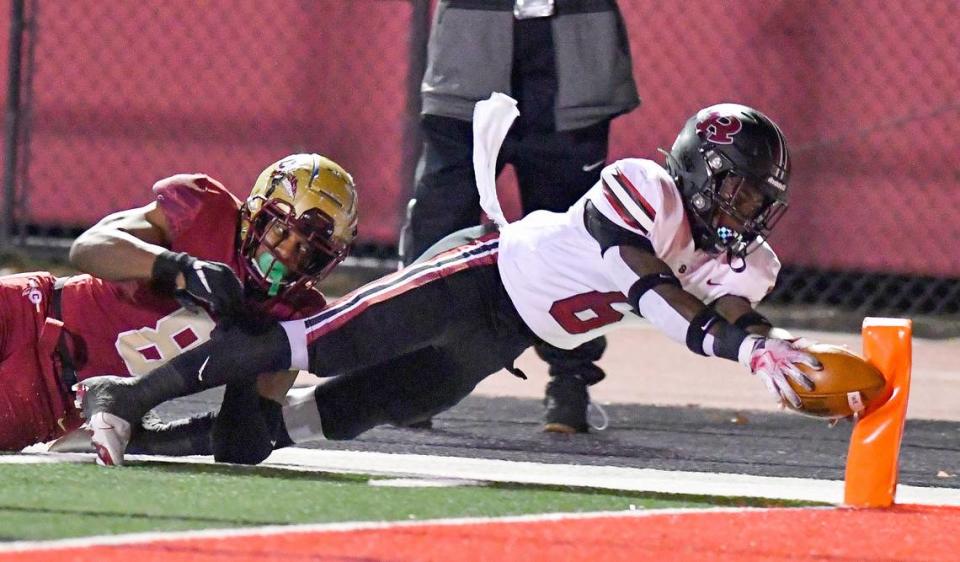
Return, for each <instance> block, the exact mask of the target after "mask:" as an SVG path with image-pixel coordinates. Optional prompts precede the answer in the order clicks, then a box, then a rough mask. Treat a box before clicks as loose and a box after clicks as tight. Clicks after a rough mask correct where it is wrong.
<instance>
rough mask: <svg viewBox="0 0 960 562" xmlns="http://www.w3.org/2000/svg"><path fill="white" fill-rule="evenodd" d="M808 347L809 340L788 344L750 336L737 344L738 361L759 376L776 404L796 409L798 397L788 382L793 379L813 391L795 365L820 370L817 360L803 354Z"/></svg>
mask: <svg viewBox="0 0 960 562" xmlns="http://www.w3.org/2000/svg"><path fill="white" fill-rule="evenodd" d="M809 344H810V342H809V340H806V341H803V340H802V339H798V340H793V341H788V340H781V339H776V338H765V337H763V336H758V335H750V336H747V338H746V339H744V340H743V343H742V344H740V353H739V357H738V359H739V361H740V364H741V365H744V366H745V367H747V368H749V369H750V372H752V373H753V374H755V375H757V376H758V377H760V379H761V380H762V381H763V384H765V385H767V390H769V391H770V393H771V394H773V395H774V396H775V397H776V398H777V402H780V403H783V401H787V402H789V403H791V404H793V406H794V407H796V408H799V407H800V397H799V396H797V393H796V392H794V390H793V388H791V387H790V384H789V383H788V382H787V379H788V378H789V379H792V380H793V382H795V383H796V384H797V385H799V386H800V387H802V388H804V389H806V390H813V382H812V381H811V380H810V379H809V378H807V376H806V375H804V374H803V371H801V370H800V369H798V368H797V366H796V365H794V363H803V364H805V365H808V366H810V367H811V368H813V369H816V370H820V369H822V368H823V366H822V365H821V364H820V361H818V360H817V358H816V357H814V356H812V355H810V354H809V353H807V352H805V351H803V348H804V347H808V346H809Z"/></svg>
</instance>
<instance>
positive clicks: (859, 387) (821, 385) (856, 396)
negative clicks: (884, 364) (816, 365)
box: [787, 344, 887, 418]
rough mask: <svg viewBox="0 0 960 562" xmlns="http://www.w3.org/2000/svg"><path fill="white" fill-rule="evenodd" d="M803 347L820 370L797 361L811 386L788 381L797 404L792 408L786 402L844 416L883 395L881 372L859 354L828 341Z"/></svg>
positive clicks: (812, 413) (822, 413) (808, 410)
mask: <svg viewBox="0 0 960 562" xmlns="http://www.w3.org/2000/svg"><path fill="white" fill-rule="evenodd" d="M804 351H807V352H808V353H810V354H812V355H813V356H814V357H816V358H817V359H819V360H820V363H822V364H823V370H821V371H814V370H813V369H811V368H810V367H808V366H806V365H803V364H797V366H798V367H799V368H800V370H801V371H803V373H804V374H805V375H807V377H809V378H810V380H811V381H813V385H814V388H813V390H804V389H803V388H800V387H799V386H797V385H796V384H795V383H794V382H793V381H790V386H791V387H793V390H794V391H796V393H797V395H798V396H799V397H800V401H801V405H800V407H799V408H794V407H793V406H792V405H791V404H789V403H788V404H787V407H789V408H791V409H794V410H796V411H798V412H800V413H801V414H806V415H809V416H815V417H818V418H845V417H847V416H852V415H854V414H857V413H862V412H863V411H864V410H866V409H867V408H869V407H870V406H871V404H873V403H874V401H879V400H882V399H883V398H884V397H885V395H886V392H885V390H886V384H887V381H886V379H884V377H883V374H882V373H881V372H880V370H879V369H877V368H876V367H874V366H873V365H871V364H870V363H867V362H866V361H865V360H864V359H863V358H862V357H860V356H859V355H857V354H855V353H852V352H850V351H849V350H848V349H846V348H843V347H840V346H838V345H829V344H814V345H812V346H810V347H808V348H806V349H804ZM878 403H879V402H878Z"/></svg>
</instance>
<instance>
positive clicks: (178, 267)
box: [70, 202, 243, 316]
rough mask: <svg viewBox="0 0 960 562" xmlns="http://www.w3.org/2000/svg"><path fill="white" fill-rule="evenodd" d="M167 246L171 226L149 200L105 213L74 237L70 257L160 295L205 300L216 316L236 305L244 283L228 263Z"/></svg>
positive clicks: (91, 270) (236, 308)
mask: <svg viewBox="0 0 960 562" xmlns="http://www.w3.org/2000/svg"><path fill="white" fill-rule="evenodd" d="M169 246H170V226H169V224H168V222H167V218H166V215H165V214H164V213H163V212H162V211H161V210H160V209H159V208H158V207H157V204H156V202H154V203H151V204H149V205H146V206H144V207H138V208H136V209H128V210H126V211H120V212H117V213H113V214H111V215H107V216H106V217H104V218H103V219H102V220H101V221H100V222H99V223H97V224H96V225H94V226H93V227H91V228H90V229H89V230H87V231H86V232H84V233H83V234H81V235H80V236H79V237H78V238H77V239H76V240H75V241H74V243H73V245H72V246H71V247H70V262H71V263H72V264H73V265H74V266H75V267H76V268H77V269H79V270H80V271H83V272H85V273H89V274H91V275H94V276H96V277H99V278H101V279H106V280H108V281H149V282H150V283H151V284H152V286H153V288H154V289H155V290H156V291H157V292H158V293H160V294H162V295H168V296H178V297H183V298H186V300H187V301H191V300H196V301H200V302H204V303H207V304H208V305H210V308H211V309H212V310H213V311H214V312H215V313H217V314H220V315H221V316H229V315H235V314H236V313H237V312H238V311H240V310H241V308H242V306H241V303H242V302H243V286H242V284H241V283H240V280H239V279H238V278H237V275H236V273H234V272H233V270H232V269H230V267H229V266H227V265H226V264H222V263H218V262H210V261H204V260H199V259H196V258H194V257H193V256H190V255H188V254H185V253H183V252H171V251H169V250H168V249H167V248H168V247H169Z"/></svg>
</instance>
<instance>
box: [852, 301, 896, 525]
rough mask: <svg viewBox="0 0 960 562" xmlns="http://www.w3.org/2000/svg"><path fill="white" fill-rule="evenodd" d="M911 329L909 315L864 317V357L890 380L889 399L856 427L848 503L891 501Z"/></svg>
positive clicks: (876, 504)
mask: <svg viewBox="0 0 960 562" xmlns="http://www.w3.org/2000/svg"><path fill="white" fill-rule="evenodd" d="M912 332H913V323H912V322H911V321H910V320H908V319H902V318H864V319H863V356H864V358H865V359H866V360H867V361H868V362H870V363H872V364H873V365H874V366H876V367H877V368H878V369H880V372H881V373H883V376H884V378H886V379H887V387H886V391H885V394H886V395H887V396H888V398H887V399H886V401H884V400H883V399H882V398H881V399H880V400H877V401H876V403H875V404H874V405H871V406H869V407H868V409H867V411H866V412H865V414H864V416H863V417H862V418H861V419H860V420H859V421H858V422H857V423H856V425H855V426H854V427H853V433H852V434H851V436H850V448H849V450H848V452H847V470H846V475H845V483H844V498H843V502H844V504H846V505H848V506H851V507H890V506H891V505H893V501H894V496H895V495H896V492H897V475H898V472H899V461H900V443H901V441H902V440H903V425H904V422H905V421H906V419H907V399H908V398H909V396H910V366H911V362H912V354H913V349H912V343H911V335H912Z"/></svg>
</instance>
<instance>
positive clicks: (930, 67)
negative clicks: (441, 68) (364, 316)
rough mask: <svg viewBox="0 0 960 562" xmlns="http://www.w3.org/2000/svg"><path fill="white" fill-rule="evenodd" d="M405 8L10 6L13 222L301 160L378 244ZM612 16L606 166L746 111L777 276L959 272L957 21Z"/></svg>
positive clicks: (107, 205) (697, 9) (241, 177)
mask: <svg viewBox="0 0 960 562" xmlns="http://www.w3.org/2000/svg"><path fill="white" fill-rule="evenodd" d="M413 1H414V0H349V1H346V0H273V1H268V2H263V1H254V0H229V1H227V0H207V1H204V2H196V1H192V0H189V1H188V0H164V1H159V0H136V1H134V0H119V1H114V2H102V1H99V0H71V1H70V2H57V1H45V0H31V1H28V2H27V7H28V10H27V11H28V16H29V17H30V19H31V26H30V27H29V29H28V33H27V36H26V40H27V43H26V44H25V51H24V52H25V57H28V59H29V60H27V61H25V64H26V68H25V72H26V73H27V74H26V76H25V84H24V88H25V89H26V91H28V93H27V94H25V101H26V102H27V103H28V106H27V107H26V110H27V111H28V117H29V118H28V119H27V125H28V129H27V133H28V136H27V142H26V144H25V148H26V149H27V150H26V151H25V153H24V154H23V155H22V156H23V161H22V162H21V165H20V181H19V182H18V185H17V189H18V193H19V198H18V215H17V220H18V222H19V223H22V224H30V225H39V226H41V227H52V226H84V225H88V224H90V223H92V222H94V221H95V220H97V219H98V218H99V217H101V216H102V215H104V214H105V213H107V212H109V211H111V210H115V209H120V208H124V207H130V206H132V205H137V204H142V203H144V202H146V201H148V200H149V197H150V193H149V187H150V185H151V184H152V183H153V182H154V181H155V180H156V179H158V178H161V177H164V176H166V175H169V174H172V173H175V172H184V171H204V172H206V173H209V174H210V175H212V176H214V177H217V178H219V179H221V180H222V181H224V182H225V183H226V185H227V186H228V187H229V188H230V189H232V190H233V191H234V192H235V193H237V194H238V195H239V196H241V197H242V196H243V195H245V194H246V192H247V190H248V189H249V187H250V185H251V182H252V181H253V179H254V178H255V177H256V174H257V172H258V171H259V170H260V169H261V168H262V167H263V166H265V165H266V164H267V163H269V162H271V161H273V160H274V159H276V158H279V157H280V156H282V155H285V154H287V153H290V152H293V151H299V150H311V151H319V152H322V153H325V154H327V155H329V156H331V157H332V158H334V159H335V160H337V161H338V162H340V163H341V164H343V165H344V166H345V167H346V168H347V169H348V170H350V171H351V172H352V173H353V174H354V176H355V177H356V179H357V183H358V186H359V189H360V191H361V237H362V239H363V240H364V241H367V242H373V243H377V244H384V245H390V244H393V243H395V241H396V237H397V233H398V231H399V226H400V219H401V216H402V209H403V206H404V203H405V202H406V198H407V197H408V195H409V193H410V191H411V186H410V185H409V166H410V165H411V155H412V154H413V155H415V154H416V151H417V147H416V146H415V143H414V142H413V140H412V139H411V137H410V136H409V135H408V131H409V125H410V123H411V122H412V121H411V117H410V115H409V111H408V109H407V107H408V106H407V104H408V101H409V100H408V99H407V80H408V69H409V68H410V38H411V33H412V29H413V28H414V27H415V25H418V22H417V21H415V18H413V17H412V15H411V14H412V13H413V3H412V2H413ZM9 2H10V0H6V1H5V2H0V6H2V13H0V17H2V18H3V19H2V20H0V40H2V41H4V44H6V41H7V37H8V27H9V21H8V19H9V12H10V10H9ZM620 5H621V9H622V10H623V12H624V15H625V17H626V21H627V27H628V31H629V33H630V38H631V45H632V50H633V56H634V70H635V76H636V79H637V83H638V86H639V89H640V94H641V97H642V98H643V101H644V103H643V105H642V106H641V107H640V108H639V109H637V110H635V111H634V112H633V113H631V114H630V115H627V116H625V117H622V118H620V119H618V120H617V121H616V122H615V124H614V128H613V142H612V149H611V157H612V158H616V157H622V156H645V157H650V158H657V159H659V157H658V156H657V155H656V152H655V149H656V147H658V146H660V147H669V146H670V144H671V143H672V140H673V137H674V136H675V134H676V132H677V130H678V128H679V127H680V125H681V124H682V123H683V121H684V120H685V119H686V117H688V116H689V115H690V114H691V113H692V112H693V111H695V110H696V109H697V108H699V107H702V106H705V105H709V104H712V103H716V102H719V101H738V102H741V103H746V104H749V105H753V106H756V107H757V108H759V109H761V110H763V111H764V112H766V113H768V114H769V115H770V116H771V117H773V118H774V119H775V120H776V121H778V122H779V123H780V125H781V126H782V127H783V129H784V131H785V133H786V135H787V138H788V140H789V142H790V145H791V147H792V150H793V154H794V181H793V187H794V192H793V204H792V208H791V210H790V212H789V213H788V214H787V217H786V218H785V219H784V221H783V222H782V223H781V224H780V225H779V226H778V228H777V231H776V232H775V234H774V237H773V240H772V242H773V243H774V246H775V247H776V248H777V250H778V252H779V253H780V254H781V256H782V257H783V260H784V262H785V263H786V264H788V265H792V266H797V267H813V268H820V269H841V270H848V271H849V270H853V271H874V272H889V273H897V274H907V275H933V276H945V277H960V245H954V240H958V239H960V226H958V225H960V220H958V219H960V142H958V140H957V139H958V138H960V94H958V92H960V4H958V3H957V2H956V1H955V0H887V1H884V2H879V3H869V2H868V3H864V2H858V1H854V0H840V1H836V0H783V1H771V0H740V1H737V2H714V1H708V0H687V1H685V2H667V3H664V2H652V1H640V0H629V1H628V0H622V1H621V2H620ZM414 68H416V66H414ZM0 71H3V72H6V59H5V57H3V58H2V61H0ZM417 78H418V77H417ZM506 183H509V181H508V182H506ZM507 199H509V196H508V197H507ZM9 203H10V202H8V201H4V204H9Z"/></svg>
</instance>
